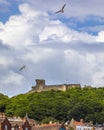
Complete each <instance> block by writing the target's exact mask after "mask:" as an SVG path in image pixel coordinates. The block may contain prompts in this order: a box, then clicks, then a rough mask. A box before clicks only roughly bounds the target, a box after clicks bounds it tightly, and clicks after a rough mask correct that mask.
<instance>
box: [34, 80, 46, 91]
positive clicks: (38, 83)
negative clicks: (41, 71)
mask: <svg viewBox="0 0 104 130" xmlns="http://www.w3.org/2000/svg"><path fill="white" fill-rule="evenodd" d="M44 86H45V80H43V79H36V87H37V88H38V90H41V89H43V88H44Z"/></svg>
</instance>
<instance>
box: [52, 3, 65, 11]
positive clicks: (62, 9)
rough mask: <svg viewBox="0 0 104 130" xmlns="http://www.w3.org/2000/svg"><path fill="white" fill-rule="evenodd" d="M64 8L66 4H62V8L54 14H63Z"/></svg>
mask: <svg viewBox="0 0 104 130" xmlns="http://www.w3.org/2000/svg"><path fill="white" fill-rule="evenodd" d="M65 6H66V4H64V5H63V6H62V8H61V9H60V10H59V11H57V12H55V13H64V8H65Z"/></svg>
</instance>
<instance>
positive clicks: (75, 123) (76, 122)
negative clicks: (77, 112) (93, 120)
mask: <svg viewBox="0 0 104 130" xmlns="http://www.w3.org/2000/svg"><path fill="white" fill-rule="evenodd" d="M73 124H74V125H76V126H78V125H80V126H84V125H85V124H84V123H83V122H78V121H75V122H74V123H73Z"/></svg>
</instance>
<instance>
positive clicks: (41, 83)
mask: <svg viewBox="0 0 104 130" xmlns="http://www.w3.org/2000/svg"><path fill="white" fill-rule="evenodd" d="M70 88H81V85H80V84H61V85H46V84H45V80H43V79H36V86H32V90H30V91H29V92H42V91H50V90H56V91H57V90H60V91H66V90H68V89H70Z"/></svg>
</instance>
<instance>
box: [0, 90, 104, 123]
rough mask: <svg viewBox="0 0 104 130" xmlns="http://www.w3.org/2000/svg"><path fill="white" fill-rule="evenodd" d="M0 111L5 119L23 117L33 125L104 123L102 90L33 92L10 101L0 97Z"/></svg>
mask: <svg viewBox="0 0 104 130" xmlns="http://www.w3.org/2000/svg"><path fill="white" fill-rule="evenodd" d="M0 111H2V112H5V113H6V114H7V116H13V115H15V116H20V117H24V116H25V115H26V113H27V114H28V116H29V117H30V118H33V119H35V120H37V121H42V122H44V121H48V120H50V119H51V120H54V121H56V120H58V121H63V120H67V119H69V120H71V119H72V118H74V119H75V120H78V121H79V120H80V119H81V118H83V119H84V121H87V122H89V121H93V122H94V123H103V122H104V88H90V89H88V88H83V89H81V88H73V89H69V90H67V91H65V92H63V91H54V90H51V91H47V92H40V93H37V92H34V93H28V94H20V95H17V96H15V97H12V98H8V97H7V96H5V95H3V94H0Z"/></svg>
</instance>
